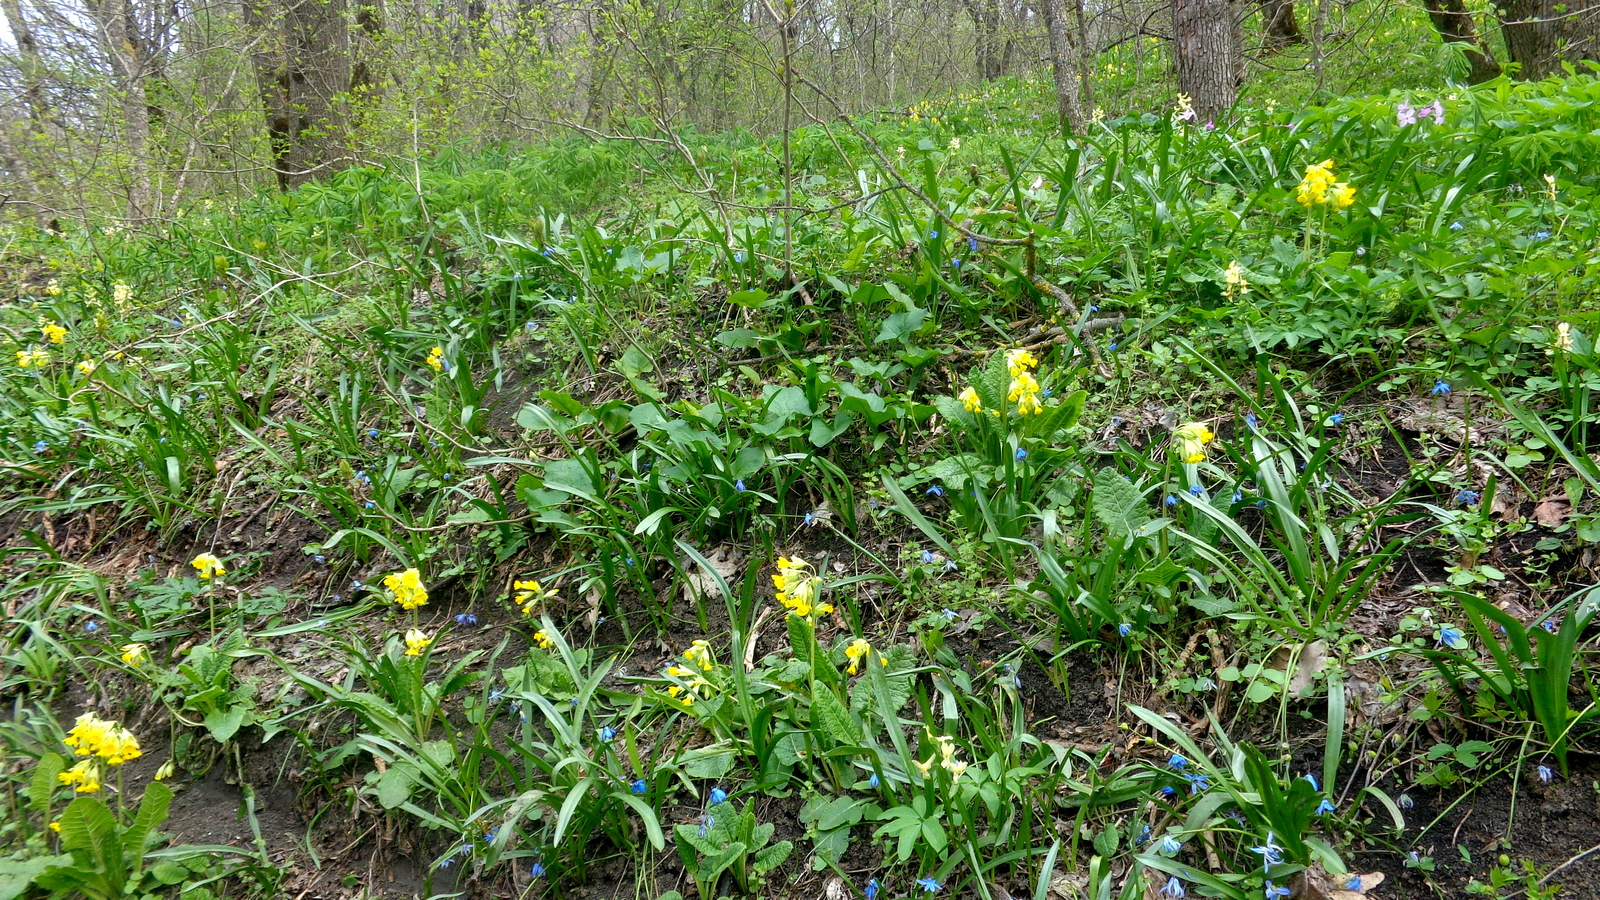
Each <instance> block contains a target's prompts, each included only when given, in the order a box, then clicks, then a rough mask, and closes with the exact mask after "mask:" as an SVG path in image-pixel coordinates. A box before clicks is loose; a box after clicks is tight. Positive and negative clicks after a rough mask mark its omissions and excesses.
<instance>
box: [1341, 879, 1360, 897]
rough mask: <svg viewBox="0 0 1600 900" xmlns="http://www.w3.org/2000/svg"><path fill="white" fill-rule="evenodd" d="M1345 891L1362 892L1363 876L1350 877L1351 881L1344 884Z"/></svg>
mask: <svg viewBox="0 0 1600 900" xmlns="http://www.w3.org/2000/svg"><path fill="white" fill-rule="evenodd" d="M1344 889H1345V890H1347V891H1355V892H1356V893H1360V892H1361V876H1360V875H1352V876H1351V877H1350V880H1349V881H1346V882H1345V883H1344Z"/></svg>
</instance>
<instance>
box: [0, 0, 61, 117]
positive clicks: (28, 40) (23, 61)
mask: <svg viewBox="0 0 1600 900" xmlns="http://www.w3.org/2000/svg"><path fill="white" fill-rule="evenodd" d="M0 13H3V14H4V16H5V23H6V26H7V27H8V28H10V29H11V37H12V40H14V41H15V42H16V44H17V53H18V55H19V57H20V59H19V60H18V68H19V69H20V74H21V75H22V96H23V99H24V100H25V101H27V104H28V118H30V119H32V120H33V121H35V122H38V123H43V122H45V121H46V120H47V119H49V117H50V107H49V104H48V103H46V101H45V96H44V83H43V82H44V64H43V62H42V61H41V60H40V59H39V42H38V41H37V40H35V39H34V37H33V27H32V26H31V25H29V24H28V19H27V17H26V16H25V15H23V12H22V3H21V0H0Z"/></svg>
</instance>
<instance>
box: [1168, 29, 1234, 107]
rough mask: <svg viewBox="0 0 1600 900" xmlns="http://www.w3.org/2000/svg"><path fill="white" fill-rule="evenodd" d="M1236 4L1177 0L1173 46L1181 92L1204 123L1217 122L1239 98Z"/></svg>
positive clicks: (1179, 90)
mask: <svg viewBox="0 0 1600 900" xmlns="http://www.w3.org/2000/svg"><path fill="white" fill-rule="evenodd" d="M1235 34H1236V32H1235V29H1234V16H1233V4H1232V3H1231V2H1229V0H1173V3H1172V45H1173V54H1172V56H1173V63H1174V67H1175V69H1176V73H1175V74H1176V76H1177V82H1178V92H1179V93H1182V94H1186V95H1188V97H1189V102H1190V103H1191V104H1192V105H1193V106H1194V111H1195V114H1196V116H1197V118H1198V120H1199V121H1200V122H1207V123H1209V122H1215V121H1217V120H1219V119H1220V118H1222V116H1224V115H1225V114H1226V113H1227V112H1228V110H1229V109H1231V108H1232V107H1233V104H1234V101H1235V100H1237V99H1238V98H1239V83H1238V71H1239V70H1238V62H1237V60H1238V57H1239V50H1238V46H1237V44H1236V43H1235Z"/></svg>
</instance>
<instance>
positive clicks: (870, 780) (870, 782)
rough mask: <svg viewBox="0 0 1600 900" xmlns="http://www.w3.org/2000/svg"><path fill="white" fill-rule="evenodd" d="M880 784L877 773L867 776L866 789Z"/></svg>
mask: <svg viewBox="0 0 1600 900" xmlns="http://www.w3.org/2000/svg"><path fill="white" fill-rule="evenodd" d="M881 784H883V782H882V781H880V780H879V779H878V773H877V772H873V773H872V774H871V775H869V776H867V787H869V788H875V787H878V786H879V785H881Z"/></svg>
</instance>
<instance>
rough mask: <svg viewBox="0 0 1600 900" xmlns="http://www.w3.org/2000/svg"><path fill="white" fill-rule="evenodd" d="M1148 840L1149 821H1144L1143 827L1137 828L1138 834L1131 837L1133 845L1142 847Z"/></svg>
mask: <svg viewBox="0 0 1600 900" xmlns="http://www.w3.org/2000/svg"><path fill="white" fill-rule="evenodd" d="M1149 842H1150V823H1149V822H1146V823H1145V824H1144V827H1143V828H1140V829H1139V836H1138V837H1136V838H1134V839H1133V845H1134V846H1135V847H1143V846H1144V845H1145V844H1147V843H1149Z"/></svg>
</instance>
